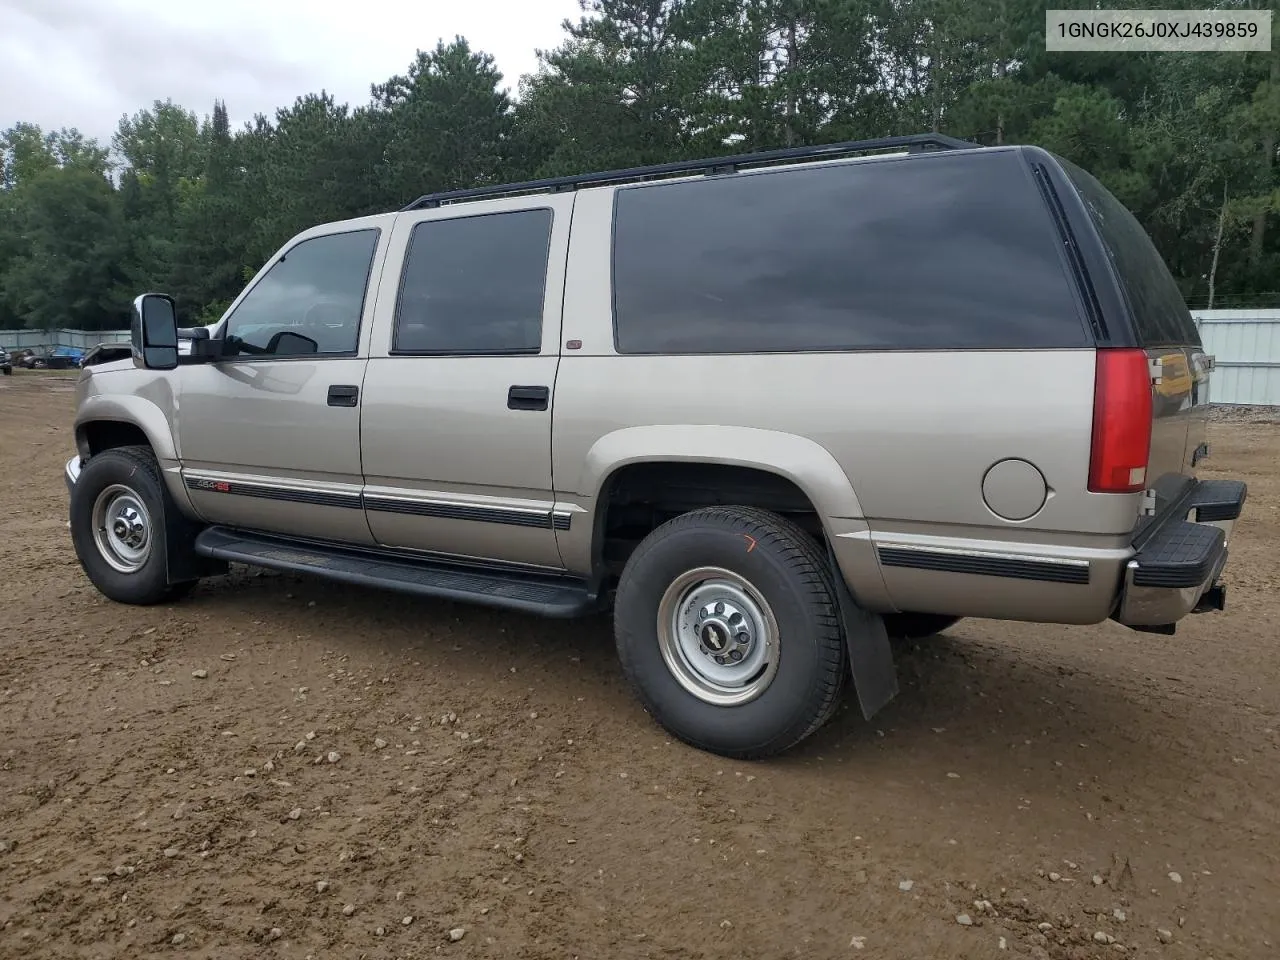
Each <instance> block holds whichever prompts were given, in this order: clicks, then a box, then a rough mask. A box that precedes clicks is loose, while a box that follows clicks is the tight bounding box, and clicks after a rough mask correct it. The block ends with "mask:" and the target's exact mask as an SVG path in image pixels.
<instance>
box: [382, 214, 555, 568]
mask: <svg viewBox="0 0 1280 960" xmlns="http://www.w3.org/2000/svg"><path fill="white" fill-rule="evenodd" d="M572 211H573V197H572V196H570V195H549V196H545V197H538V198H536V199H535V200H531V199H529V198H513V199H503V200H493V201H483V202H476V203H466V204H462V203H460V204H455V205H450V206H444V207H440V208H438V209H432V210H422V211H415V212H405V213H401V214H400V215H399V216H398V218H397V220H396V226H395V230H394V232H393V234H392V240H391V247H390V251H389V253H388V260H387V262H388V270H389V271H390V270H394V271H395V272H396V275H397V276H396V279H395V281H393V282H389V283H387V284H386V286H387V288H388V289H395V290H397V295H396V296H395V297H394V298H392V297H390V296H387V297H385V298H380V299H379V302H378V320H377V322H376V324H375V330H376V335H375V341H374V343H373V345H372V348H371V353H370V360H369V368H368V372H367V375H366V377H365V388H364V399H363V409H362V420H361V438H360V442H361V453H362V459H363V467H364V477H365V488H364V503H365V510H366V513H367V517H368V522H369V527H370V529H371V531H372V532H373V536H374V538H375V540H376V541H377V543H378V544H379V545H381V546H384V547H393V548H398V549H408V550H418V551H424V552H428V553H432V554H438V555H446V556H449V557H453V558H457V559H466V560H478V561H491V562H492V561H501V562H506V563H517V564H521V565H529V566H537V567H548V568H552V569H560V568H561V567H562V564H561V560H560V553H559V549H558V547H557V544H556V530H557V529H566V528H567V526H568V524H569V522H570V519H571V518H570V516H569V514H567V513H566V512H564V511H563V510H558V509H557V505H556V503H555V495H554V493H553V492H552V491H553V484H552V477H551V417H552V402H553V393H554V390H555V380H556V372H557V368H558V366H559V362H560V320H561V302H562V299H563V291H564V272H565V257H566V254H567V249H568V243H569V218H570V216H571V214H572ZM393 284H394V285H393Z"/></svg>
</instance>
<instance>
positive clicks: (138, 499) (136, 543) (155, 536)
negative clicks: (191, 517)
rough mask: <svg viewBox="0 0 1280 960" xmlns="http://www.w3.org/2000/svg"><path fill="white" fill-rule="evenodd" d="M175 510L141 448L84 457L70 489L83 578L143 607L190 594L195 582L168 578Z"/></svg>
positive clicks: (73, 535) (73, 533)
mask: <svg viewBox="0 0 1280 960" xmlns="http://www.w3.org/2000/svg"><path fill="white" fill-rule="evenodd" d="M177 510H178V508H177V505H176V504H175V503H174V502H173V500H172V498H171V497H170V496H169V491H168V490H167V489H165V486H164V483H163V481H161V479H160V468H159V465H158V464H157V463H156V459H155V455H154V454H152V452H151V451H150V450H149V449H147V448H146V447H118V448H116V449H113V450H106V451H103V452H102V453H99V454H95V455H94V456H92V457H90V458H89V460H88V461H87V462H86V463H85V465H84V468H83V469H82V470H81V471H80V476H79V478H78V479H77V480H76V484H75V486H74V487H73V488H72V491H71V540H72V543H73V544H74V546H75V551H76V556H77V557H78V558H79V560H80V565H81V567H83V568H84V572H85V575H86V576H88V578H89V580H90V581H91V582H92V583H93V585H94V586H95V587H97V588H98V590H99V591H101V592H102V594H103V595H104V596H106V597H107V598H109V599H111V600H115V601H117V602H118V603H129V604H142V605H145V604H154V603H163V602H164V601H167V600H174V599H177V598H178V597H180V596H182V595H184V594H186V593H189V592H190V590H191V588H192V587H193V586H195V582H194V581H191V582H183V583H177V584H171V583H169V580H168V559H169V558H168V544H167V537H166V530H165V524H166V522H167V520H166V518H172V517H176V516H177ZM184 548H185V549H188V550H190V549H192V548H191V546H190V545H184Z"/></svg>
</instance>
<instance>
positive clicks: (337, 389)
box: [329, 383, 360, 407]
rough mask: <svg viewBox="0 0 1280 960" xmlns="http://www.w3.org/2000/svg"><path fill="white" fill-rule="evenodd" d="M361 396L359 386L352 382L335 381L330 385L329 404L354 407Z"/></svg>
mask: <svg viewBox="0 0 1280 960" xmlns="http://www.w3.org/2000/svg"><path fill="white" fill-rule="evenodd" d="M359 396H360V388H359V387H357V386H354V385H352V384H346V383H335V384H332V385H330V387H329V406H331V407H354V406H355V405H356V399H357V398H358V397H359Z"/></svg>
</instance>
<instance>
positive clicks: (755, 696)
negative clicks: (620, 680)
mask: <svg viewBox="0 0 1280 960" xmlns="http://www.w3.org/2000/svg"><path fill="white" fill-rule="evenodd" d="M835 596H836V595H835V587H834V584H833V582H832V580H831V571H830V569H829V567H828V564H827V561H826V558H825V557H824V556H823V554H822V552H821V550H820V549H819V546H818V544H817V543H816V542H815V541H814V540H813V538H812V537H810V536H809V535H808V534H806V533H805V532H804V531H802V530H801V529H800V528H798V527H796V526H795V525H793V524H792V523H790V522H788V521H786V520H784V519H782V518H781V517H779V516H777V515H776V514H772V513H769V512H767V511H765V510H759V509H756V508H754V507H710V508H707V509H703V510H695V511H693V512H691V513H686V514H683V515H682V516H679V517H677V518H675V519H674V520H671V521H669V522H667V523H665V524H663V525H662V526H660V527H659V528H658V529H656V530H654V531H653V532H652V533H651V534H649V536H648V537H646V538H645V540H644V541H643V542H642V543H641V544H640V546H639V547H638V548H637V549H636V551H635V552H634V553H633V554H632V555H631V558H630V559H629V560H628V561H627V565H626V567H625V568H624V569H623V572H622V577H621V580H620V582H619V584H618V590H617V595H616V597H615V601H614V633H615V638H616V641H617V647H618V657H619V660H620V661H621V664H622V670H623V673H624V674H625V675H626V677H627V679H628V681H629V682H630V684H631V686H632V688H633V689H634V690H635V692H636V695H637V697H638V699H639V700H640V702H641V703H642V704H643V705H644V707H645V709H646V710H648V712H649V713H650V715H651V716H652V717H653V718H654V719H655V720H656V721H657V722H658V723H659V724H660V725H661V726H662V727H663V728H664V729H666V730H667V731H668V732H669V733H670V734H671V735H672V736H674V737H676V738H677V739H679V740H681V741H683V742H684V743H687V744H689V745H691V746H694V747H697V748H699V749H702V750H706V751H709V752H711V753H716V754H720V755H722V756H726V757H732V758H735V759H741V760H752V759H761V758H764V757H768V756H772V755H775V754H779V753H782V752H784V751H786V750H788V749H790V748H791V747H793V746H795V745H796V744H798V743H799V742H800V741H801V740H803V739H805V738H806V737H808V736H809V735H810V734H812V733H814V732H815V731H816V730H818V729H819V728H820V727H821V726H822V725H823V724H824V723H826V722H827V721H828V720H829V719H830V718H831V716H832V715H833V714H834V713H835V710H836V707H837V706H838V705H839V702H840V694H841V691H842V689H843V686H844V683H845V680H846V676H847V674H848V669H849V668H848V662H847V654H846V651H845V642H844V636H843V631H842V630H841V626H840V617H839V611H838V608H837V605H836V598H835ZM717 602H720V603H721V604H722V605H721V606H717ZM735 609H736V612H737V613H738V614H739V617H734V616H733V613H734V612H735ZM704 614H709V616H707V617H706V618H705V619H704ZM681 622H683V623H684V624H685V625H686V627H685V629H684V630H681V629H679V627H678V624H679V623H681ZM739 630H741V631H742V632H737V631H739ZM744 637H746V641H745V642H744V641H743V638H744ZM681 638H684V639H683V643H682V641H681ZM766 638H767V639H766ZM762 641H763V642H762ZM717 651H718V652H717ZM720 655H723V656H724V657H725V662H724V663H723V664H717V663H715V662H714V657H715V656H720ZM735 655H740V657H739V659H738V660H737V662H735V661H734V660H733V659H732V658H733V657H734V656H735ZM739 664H740V666H739ZM712 674H714V676H711V675H712ZM751 677H754V679H753V680H751V682H748V683H743V681H744V680H747V679H748V678H751Z"/></svg>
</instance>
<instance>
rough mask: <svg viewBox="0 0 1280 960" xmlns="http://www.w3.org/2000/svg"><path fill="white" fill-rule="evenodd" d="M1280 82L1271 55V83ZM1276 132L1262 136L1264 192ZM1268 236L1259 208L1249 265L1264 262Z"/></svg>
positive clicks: (1279, 58)
mask: <svg viewBox="0 0 1280 960" xmlns="http://www.w3.org/2000/svg"><path fill="white" fill-rule="evenodd" d="M1277 84H1280V55H1278V54H1272V57H1271V85H1272V86H1273V87H1274V86H1276V85H1277ZM1275 157H1276V134H1275V131H1274V130H1268V131H1267V132H1266V133H1265V134H1263V137H1262V176H1263V190H1262V192H1263V193H1264V194H1267V195H1269V194H1270V193H1271V168H1272V167H1273V166H1274V165H1275ZM1266 236H1267V211H1266V210H1265V209H1263V210H1259V211H1258V212H1257V213H1256V214H1254V216H1253V234H1252V236H1250V237H1249V266H1250V267H1253V268H1254V269H1256V268H1257V266H1258V264H1260V263H1261V262H1262V249H1263V241H1265V240H1266Z"/></svg>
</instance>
